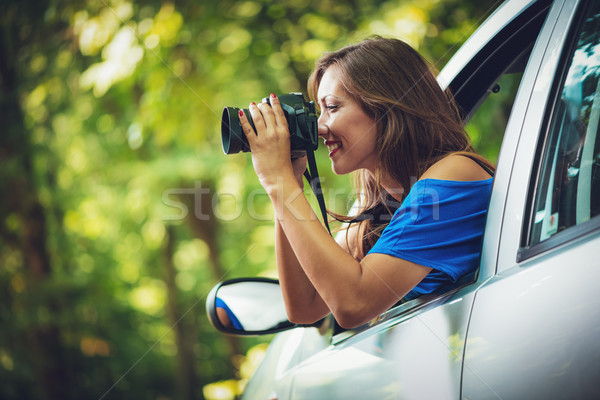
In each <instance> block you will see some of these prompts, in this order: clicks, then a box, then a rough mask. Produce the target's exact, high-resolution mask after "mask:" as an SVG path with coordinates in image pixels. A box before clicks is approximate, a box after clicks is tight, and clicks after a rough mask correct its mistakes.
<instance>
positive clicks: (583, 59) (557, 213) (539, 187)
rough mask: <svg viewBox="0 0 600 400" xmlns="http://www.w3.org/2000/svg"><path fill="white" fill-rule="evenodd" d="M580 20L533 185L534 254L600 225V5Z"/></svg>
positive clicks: (529, 245) (530, 246) (529, 239)
mask: <svg viewBox="0 0 600 400" xmlns="http://www.w3.org/2000/svg"><path fill="white" fill-rule="evenodd" d="M580 21H581V24H580V26H581V29H580V31H579V32H577V34H576V35H575V36H574V37H573V42H572V43H573V44H572V46H571V47H570V48H569V49H568V52H567V53H566V54H565V57H564V59H565V63H564V66H565V68H564V72H563V73H562V74H557V77H558V79H557V81H558V82H557V83H558V85H557V86H556V87H557V88H558V90H556V92H555V93H556V96H555V99H554V102H553V107H552V111H551V113H550V115H549V116H548V120H549V123H548V125H547V126H548V130H547V135H546V138H545V140H544V141H543V143H541V146H540V150H539V153H540V156H539V157H538V160H539V165H538V168H537V177H536V179H534V180H533V181H532V182H534V189H533V191H532V195H531V199H532V200H533V204H532V207H531V211H530V219H529V221H528V223H529V227H528V229H527V232H528V235H526V243H525V249H526V250H534V248H537V250H536V251H529V254H530V255H533V254H537V253H539V252H540V251H543V250H544V249H547V248H551V247H554V246H556V245H559V244H560V243H563V242H564V241H566V240H570V238H573V237H576V236H579V235H581V234H584V233H586V232H588V231H589V230H590V229H595V228H596V227H597V226H598V223H597V222H598V218H595V217H597V216H598V214H599V212H600V135H598V128H599V121H600V2H595V1H592V2H589V3H588V5H587V6H586V9H585V10H582V11H581V20H580ZM542 245H543V246H542ZM526 253H527V252H526ZM521 258H523V257H521Z"/></svg>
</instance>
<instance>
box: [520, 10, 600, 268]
mask: <svg viewBox="0 0 600 400" xmlns="http://www.w3.org/2000/svg"><path fill="white" fill-rule="evenodd" d="M592 6H593V2H592V1H590V0H582V1H580V2H579V4H578V5H577V10H576V12H575V17H574V18H573V21H572V22H573V23H574V24H576V26H577V29H571V26H569V32H568V36H567V39H566V40H565V43H564V46H563V48H562V50H561V54H560V58H559V65H558V67H557V69H556V72H555V75H554V77H553V83H552V89H551V91H550V95H549V96H548V101H547V103H546V107H545V110H544V119H543V125H542V129H541V130H540V132H541V133H540V135H539V137H538V143H537V145H536V150H535V156H534V159H533V167H532V169H531V177H530V179H529V187H528V194H527V197H526V199H527V200H526V204H525V212H524V215H525V218H524V219H523V225H522V232H521V241H520V246H519V250H518V251H517V259H516V261H517V263H520V262H523V261H525V260H527V259H530V258H532V257H535V256H537V255H540V254H543V253H546V252H547V251H550V250H552V249H554V248H557V247H559V246H562V245H564V244H567V243H569V242H572V241H574V240H576V239H578V238H580V237H582V236H586V235H587V234H589V233H592V232H594V231H596V230H598V229H600V215H597V216H595V217H592V218H591V219H590V220H589V221H586V222H583V223H581V224H577V225H573V226H570V227H568V228H567V229H565V230H564V231H561V232H558V233H556V234H554V235H552V236H551V237H549V238H547V239H545V240H543V241H540V242H538V243H534V244H531V245H530V244H529V243H530V242H531V236H532V230H533V220H534V218H535V210H534V208H535V199H536V198H537V194H538V191H539V189H540V182H541V178H542V177H541V175H542V164H543V162H544V160H543V158H544V154H545V153H546V151H547V148H548V146H549V145H550V142H551V136H552V134H553V132H551V129H552V124H553V122H554V117H555V115H556V112H557V109H558V105H559V102H560V98H561V96H562V90H563V88H564V83H565V80H566V78H567V74H568V72H569V68H570V66H571V60H572V57H573V54H574V52H575V50H576V49H577V42H578V40H579V37H580V35H581V32H582V29H583V21H584V19H585V17H586V15H587V12H588V11H589V9H590V7H592Z"/></svg>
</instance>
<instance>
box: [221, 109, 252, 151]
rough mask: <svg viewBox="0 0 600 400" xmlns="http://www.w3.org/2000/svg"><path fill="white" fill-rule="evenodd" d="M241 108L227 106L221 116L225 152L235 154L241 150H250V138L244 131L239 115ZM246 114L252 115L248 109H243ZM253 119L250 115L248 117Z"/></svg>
mask: <svg viewBox="0 0 600 400" xmlns="http://www.w3.org/2000/svg"><path fill="white" fill-rule="evenodd" d="M239 110H240V109H239V108H235V107H225V108H224V109H223V116H222V117H221V143H222V145H223V152H224V153H225V154H235V153H239V152H240V151H243V152H248V151H250V146H249V145H248V139H246V136H245V135H244V132H243V131H242V125H241V124H240V118H239V116H238V111H239ZM242 111H244V113H245V114H246V116H248V117H249V116H250V113H249V111H248V110H242ZM248 120H249V121H251V119H250V117H249V118H248Z"/></svg>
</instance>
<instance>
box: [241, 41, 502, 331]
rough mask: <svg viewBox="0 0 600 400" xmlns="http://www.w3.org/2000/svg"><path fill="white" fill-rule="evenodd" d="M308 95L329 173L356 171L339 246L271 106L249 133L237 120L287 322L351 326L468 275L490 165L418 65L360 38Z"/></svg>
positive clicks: (335, 58) (413, 55) (397, 47)
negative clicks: (270, 217)
mask: <svg viewBox="0 0 600 400" xmlns="http://www.w3.org/2000/svg"><path fill="white" fill-rule="evenodd" d="M308 86H309V87H308V89H309V93H310V95H311V97H312V98H313V99H315V101H316V102H317V104H318V105H319V108H320V111H321V115H320V117H319V123H318V130H319V136H320V137H322V138H323V139H324V141H325V145H326V146H327V147H328V148H329V150H330V153H329V157H330V158H331V164H332V168H333V170H334V172H335V173H336V174H347V173H350V172H355V174H356V182H357V185H356V189H357V193H358V194H357V195H358V198H359V199H361V209H362V212H361V213H360V214H359V217H358V218H355V219H354V221H355V222H354V223H351V224H350V227H349V228H348V231H347V234H346V237H345V238H344V239H343V240H341V241H340V243H339V244H338V243H336V241H335V240H334V239H333V238H332V237H331V236H330V235H329V234H328V233H327V231H326V230H325V229H324V227H323V226H322V225H321V223H320V222H319V220H318V219H317V216H316V215H315V214H314V212H313V210H312V209H311V207H310V205H309V203H308V201H307V200H306V198H305V197H304V195H303V192H302V173H303V172H304V169H305V168H306V160H305V159H298V160H294V161H293V162H292V161H290V143H289V131H288V127H287V122H286V119H285V116H284V114H283V111H282V110H281V106H280V103H279V101H278V99H277V97H276V96H275V95H271V104H272V107H270V106H269V105H268V104H266V103H262V104H258V105H257V104H254V103H252V104H250V107H249V110H250V113H251V116H252V119H253V121H254V124H255V126H256V130H253V129H252V128H251V126H250V124H249V122H248V120H247V119H246V117H245V116H244V114H243V113H240V120H241V122H242V128H243V130H244V133H245V134H246V137H247V138H248V142H249V144H250V148H251V150H252V162H253V165H254V169H255V171H256V174H257V175H258V178H259V180H260V183H261V184H262V186H263V187H264V188H265V190H266V191H267V193H268V195H269V197H270V199H271V201H272V203H273V206H274V208H275V225H276V252H277V267H278V272H279V279H280V282H281V287H282V291H283V295H284V299H285V303H286V309H287V312H288V317H289V319H290V320H291V321H292V322H296V323H302V324H306V323H312V322H315V321H317V320H319V319H320V318H322V317H324V316H325V315H327V314H328V313H333V315H334V317H335V319H336V320H337V322H338V323H339V324H340V325H341V326H342V327H344V328H352V327H356V326H359V325H361V324H364V323H366V322H368V321H370V320H372V319H374V318H376V317H377V316H379V315H380V314H381V313H383V312H384V311H386V310H387V309H388V308H389V307H391V306H393V305H394V304H395V303H397V302H398V301H399V300H400V299H403V298H405V296H406V298H414V297H416V296H419V295H421V294H426V293H432V292H435V291H440V290H443V289H444V288H445V287H448V286H449V285H451V284H452V283H453V282H455V281H456V280H457V279H459V278H460V277H461V276H464V275H465V274H468V273H469V272H472V271H473V270H475V269H476V268H477V265H478V260H479V255H480V250H481V237H482V233H483V227H484V223H485V218H486V213H487V206H488V201H489V195H490V189H491V184H492V177H491V173H492V171H493V166H492V165H491V164H490V163H489V162H487V161H486V160H484V159H483V158H481V157H480V156H477V155H476V154H474V152H473V149H472V148H471V145H470V143H469V139H468V137H467V135H466V133H465V131H464V129H463V127H462V124H461V121H460V117H459V113H458V111H457V107H456V106H455V104H454V101H453V99H452V97H451V96H450V95H449V94H448V93H444V92H443V91H442V90H441V89H440V87H439V85H438V83H437V81H436V79H435V77H434V75H433V73H432V71H431V68H430V67H429V65H428V64H427V63H426V62H425V61H424V60H423V58H422V57H421V56H420V55H419V54H418V53H417V52H416V51H415V50H413V49H412V48H411V47H410V46H408V45H406V44H405V43H403V42H402V41H400V40H395V39H384V38H379V37H376V38H372V39H367V40H365V41H363V42H361V43H358V44H355V45H351V46H348V47H345V48H342V49H340V50H338V51H336V52H332V53H328V54H326V55H325V56H324V57H322V58H321V59H320V60H319V61H317V64H316V67H315V69H314V71H313V73H312V74H311V76H310V79H309V85H308ZM398 206H399V207H398ZM394 210H395V212H394ZM392 214H393V217H392ZM348 220H350V218H348Z"/></svg>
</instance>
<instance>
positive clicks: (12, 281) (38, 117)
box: [0, 0, 507, 399]
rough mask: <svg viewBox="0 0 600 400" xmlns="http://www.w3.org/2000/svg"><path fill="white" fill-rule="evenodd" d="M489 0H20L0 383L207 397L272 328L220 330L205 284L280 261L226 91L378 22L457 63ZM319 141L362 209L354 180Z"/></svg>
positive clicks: (7, 120)
mask: <svg viewBox="0 0 600 400" xmlns="http://www.w3.org/2000/svg"><path fill="white" fill-rule="evenodd" d="M492 3H493V2H492V1H486V2H476V1H467V2H464V1H461V2H458V1H455V0H443V1H442V0H437V1H434V0H428V1H422V0H421V1H416V0H405V1H401V0H390V1H375V0H373V1H367V0H352V1H348V2H344V3H339V2H333V1H329V0H325V1H311V0H291V1H288V2H283V3H272V2H268V1H261V0H257V1H232V0H223V1H204V2H198V1H180V2H177V4H174V3H163V2H158V1H152V0H138V1H135V2H133V3H132V2H129V1H127V0H112V1H104V0H95V1H87V2H84V1H80V0H78V1H65V0H46V1H42V2H39V1H33V0H28V1H17V0H6V1H4V2H3V3H2V5H1V6H0V21H1V29H2V31H1V32H2V34H1V37H0V39H1V42H0V73H1V76H0V109H1V113H0V115H2V126H3V134H2V135H1V139H0V160H1V161H0V162H1V168H0V187H1V190H2V193H3V196H2V199H0V213H1V215H2V225H1V227H0V265H1V267H0V284H1V288H2V290H0V324H1V326H2V329H1V330H0V397H1V398H4V399H12V398H15V399H16V398H30V399H43V398H61V399H69V398H77V399H85V398H91V399H99V398H158V397H162V398H185V399H191V398H202V397H203V393H205V392H206V391H205V392H203V390H202V388H203V387H204V386H205V385H207V384H209V383H211V382H216V381H219V380H224V379H230V378H235V377H236V374H238V370H237V368H238V367H239V363H238V364H235V365H234V364H233V363H232V360H236V359H238V358H239V354H243V353H245V351H246V349H248V348H250V347H251V346H252V345H255V344H257V340H247V341H243V342H240V341H238V340H236V339H235V338H228V337H225V336H223V335H220V334H218V333H216V332H215V331H214V329H212V327H210V326H209V324H208V322H207V320H206V317H205V316H204V300H205V297H206V294H207V293H208V291H209V290H210V288H211V287H212V286H213V285H214V284H215V283H216V282H218V281H219V280H222V279H226V278H233V277H239V276H255V275H266V276H274V275H275V270H274V265H275V259H274V254H273V228H272V225H273V224H272V210H271V208H270V203H269V201H268V198H267V197H266V195H265V194H264V193H263V191H262V190H261V188H260V186H259V185H258V181H257V179H256V177H255V175H254V172H253V170H252V168H251V162H250V158H249V156H248V155H235V156H227V157H226V156H224V155H223V154H222V151H221V149H220V135H219V131H220V118H221V110H222V108H223V107H224V106H245V105H246V104H248V103H249V102H250V101H253V100H254V101H256V100H260V99H261V98H262V97H264V96H266V95H268V94H269V93H271V92H275V93H284V92H290V91H303V89H304V88H305V87H306V79H307V77H308V74H309V72H310V70H311V68H312V65H313V62H314V60H315V58H317V57H318V56H319V55H320V54H322V52H323V51H325V50H327V49H335V48H338V47H340V46H343V45H345V44H347V43H350V42H352V41H356V40H359V39H360V38H363V37H366V36H368V35H370V34H374V33H377V34H382V35H387V36H401V37H403V38H405V39H406V40H407V41H409V42H410V43H411V44H413V45H414V46H416V47H418V48H420V49H421V50H422V51H423V52H424V53H425V54H426V55H427V57H428V58H429V59H430V60H432V61H433V62H434V64H435V65H436V66H438V67H441V66H442V65H443V63H444V62H445V61H446V60H447V59H448V58H449V57H450V55H451V54H452V53H453V52H454V51H455V50H456V49H457V48H458V46H459V44H460V42H462V41H464V40H465V39H466V38H467V37H468V35H469V34H470V33H471V32H472V31H473V30H474V28H475V26H476V25H475V23H476V21H477V20H478V19H479V18H480V17H481V16H483V15H486V14H487V13H488V11H489V7H490V6H491V4H492ZM502 112H503V113H506V112H507V111H502ZM500 117H503V115H500ZM482 123H483V121H482ZM477 126H479V128H477ZM485 131H487V128H486V127H484V126H482V125H476V127H475V130H473V132H484V133H483V134H485ZM500 134H501V133H500ZM494 143H499V141H498V140H496V142H494ZM494 146H496V144H494ZM494 150H495V149H494V148H489V149H486V151H487V152H488V153H489V154H492V153H493V152H494ZM496 151H497V150H496ZM317 157H318V159H319V161H318V162H319V167H320V172H321V174H322V175H323V177H324V182H325V193H326V195H327V196H328V202H329V204H330V207H331V208H333V209H334V210H335V211H338V212H344V211H346V209H347V207H348V205H349V204H350V203H351V201H352V200H353V198H352V194H351V191H350V184H349V179H348V178H347V177H337V176H334V175H333V174H332V173H331V171H330V168H329V160H328V158H327V156H326V154H324V151H323V150H322V149H321V150H320V151H319V154H318V155H317ZM315 204H316V203H315ZM266 339H268V338H265V339H263V340H266ZM258 341H260V340H258ZM236 354H238V356H237V357H238V358H235V357H234V356H235V355H236ZM232 357H233V358H232ZM242 375H243V378H244V379H245V378H247V376H248V372H247V371H246V372H244V374H242ZM209 392H210V391H209Z"/></svg>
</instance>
